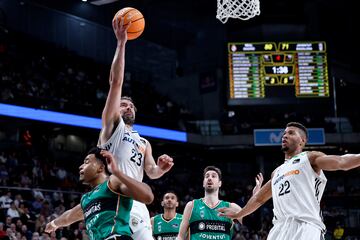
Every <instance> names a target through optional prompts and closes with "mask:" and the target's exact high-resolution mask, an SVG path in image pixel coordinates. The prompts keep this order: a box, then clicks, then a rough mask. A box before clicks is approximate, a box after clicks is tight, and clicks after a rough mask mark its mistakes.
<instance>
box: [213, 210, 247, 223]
mask: <svg viewBox="0 0 360 240" xmlns="http://www.w3.org/2000/svg"><path fill="white" fill-rule="evenodd" d="M217 211H218V212H219V213H218V215H219V216H220V217H228V218H231V219H238V220H239V222H242V218H241V219H239V209H238V208H233V207H222V208H218V209H217Z"/></svg>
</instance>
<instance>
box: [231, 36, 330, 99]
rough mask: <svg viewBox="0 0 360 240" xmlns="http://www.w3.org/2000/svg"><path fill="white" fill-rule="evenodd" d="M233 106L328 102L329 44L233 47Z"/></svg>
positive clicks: (290, 43)
mask: <svg viewBox="0 0 360 240" xmlns="http://www.w3.org/2000/svg"><path fill="white" fill-rule="evenodd" d="M228 57H229V75H230V76H229V80H230V83H229V92H230V93H229V105H253V104H264V105H267V104H291V103H302V102H309V103H310V102H311V100H314V99H328V98H329V97H330V86H329V77H328V67H327V58H326V44H325V42H280V43H274V42H266V43H250V42H249V43H229V44H228Z"/></svg>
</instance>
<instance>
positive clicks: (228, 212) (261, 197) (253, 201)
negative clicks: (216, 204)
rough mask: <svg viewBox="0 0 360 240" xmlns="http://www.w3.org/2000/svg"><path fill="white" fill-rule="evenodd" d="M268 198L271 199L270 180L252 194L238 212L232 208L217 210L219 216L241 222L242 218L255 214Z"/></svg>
mask: <svg viewBox="0 0 360 240" xmlns="http://www.w3.org/2000/svg"><path fill="white" fill-rule="evenodd" d="M270 198H271V179H270V180H269V181H268V182H267V183H266V184H265V185H264V186H263V187H262V188H260V190H259V191H258V192H257V193H256V194H254V195H253V196H252V197H251V198H250V199H249V201H248V202H247V203H246V205H245V206H244V208H243V209H241V210H240V211H238V210H237V209H236V208H234V207H229V208H219V209H218V211H219V215H220V216H225V217H228V218H232V219H238V220H239V221H240V222H241V221H242V218H243V217H245V216H247V215H249V214H251V213H253V212H255V211H256V210H257V209H258V208H259V207H261V206H262V205H263V204H264V203H265V202H266V201H268V200H269V199H270Z"/></svg>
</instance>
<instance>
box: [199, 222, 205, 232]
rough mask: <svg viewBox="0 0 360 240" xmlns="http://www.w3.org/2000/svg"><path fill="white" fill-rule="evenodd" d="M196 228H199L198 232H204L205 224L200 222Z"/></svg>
mask: <svg viewBox="0 0 360 240" xmlns="http://www.w3.org/2000/svg"><path fill="white" fill-rule="evenodd" d="M198 227H199V230H201V231H202V230H204V229H205V223H203V222H200V223H199V226H198Z"/></svg>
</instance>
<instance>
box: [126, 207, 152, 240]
mask: <svg viewBox="0 0 360 240" xmlns="http://www.w3.org/2000/svg"><path fill="white" fill-rule="evenodd" d="M130 229H131V232H132V235H131V237H132V238H133V239H134V240H153V239H154V238H153V236H152V228H151V223H150V215H149V211H148V209H147V208H146V205H145V204H143V203H141V202H138V201H135V200H134V201H133V206H132V209H131V212H130Z"/></svg>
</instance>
